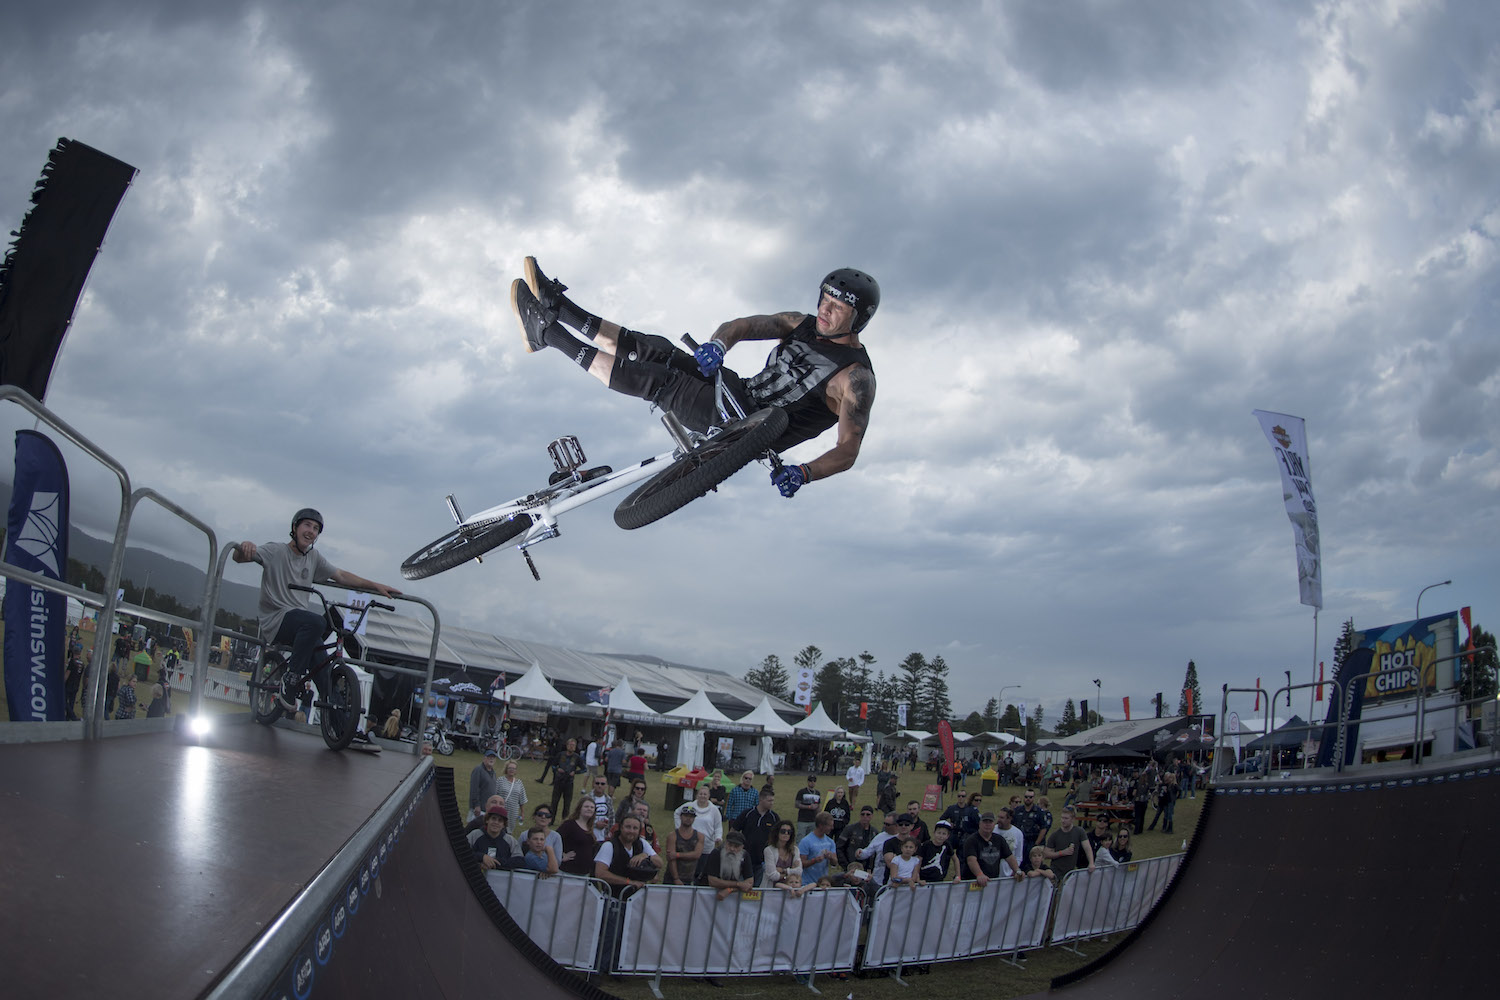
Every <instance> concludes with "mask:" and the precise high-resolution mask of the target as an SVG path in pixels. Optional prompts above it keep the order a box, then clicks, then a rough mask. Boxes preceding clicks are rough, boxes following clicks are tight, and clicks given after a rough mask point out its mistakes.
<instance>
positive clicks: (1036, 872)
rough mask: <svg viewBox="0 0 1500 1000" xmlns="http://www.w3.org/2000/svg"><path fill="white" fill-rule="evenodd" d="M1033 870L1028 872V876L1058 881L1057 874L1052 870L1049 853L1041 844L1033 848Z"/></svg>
mask: <svg viewBox="0 0 1500 1000" xmlns="http://www.w3.org/2000/svg"><path fill="white" fill-rule="evenodd" d="M1030 857H1031V871H1029V872H1027V873H1026V877H1027V878H1044V879H1047V880H1048V881H1052V882H1055V881H1057V876H1056V875H1055V874H1053V872H1052V864H1051V862H1049V861H1048V860H1047V854H1046V851H1045V849H1044V848H1042V847H1041V846H1040V845H1038V846H1036V847H1033V848H1032V849H1031V855H1030Z"/></svg>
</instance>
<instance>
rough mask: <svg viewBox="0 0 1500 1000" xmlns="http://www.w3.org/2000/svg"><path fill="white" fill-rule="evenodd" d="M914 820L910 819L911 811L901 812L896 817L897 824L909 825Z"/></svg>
mask: <svg viewBox="0 0 1500 1000" xmlns="http://www.w3.org/2000/svg"><path fill="white" fill-rule="evenodd" d="M915 822H916V820H914V819H912V815H911V813H902V814H901V815H900V816H897V817H896V825H897V826H911V825H912V824H913V823H915Z"/></svg>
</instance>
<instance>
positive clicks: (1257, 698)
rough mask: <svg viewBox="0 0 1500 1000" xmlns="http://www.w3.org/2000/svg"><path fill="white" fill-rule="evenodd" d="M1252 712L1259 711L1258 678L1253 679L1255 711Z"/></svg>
mask: <svg viewBox="0 0 1500 1000" xmlns="http://www.w3.org/2000/svg"><path fill="white" fill-rule="evenodd" d="M1254 711H1257V712H1259V711H1260V678H1259V677H1257V678H1255V709H1254Z"/></svg>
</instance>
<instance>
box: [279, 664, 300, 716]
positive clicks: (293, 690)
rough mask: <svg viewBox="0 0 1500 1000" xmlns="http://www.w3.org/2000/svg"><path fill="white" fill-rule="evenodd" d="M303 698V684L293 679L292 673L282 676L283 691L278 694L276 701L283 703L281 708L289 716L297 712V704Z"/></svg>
mask: <svg viewBox="0 0 1500 1000" xmlns="http://www.w3.org/2000/svg"><path fill="white" fill-rule="evenodd" d="M301 697H302V683H301V682H300V681H297V680H294V679H293V678H292V674H291V671H286V672H284V673H283V674H282V675H281V690H280V691H278V692H276V700H277V701H278V702H280V703H281V708H282V710H283V711H285V712H286V714H287V715H292V714H294V713H295V712H296V711H297V702H298V701H299V700H300V699H301Z"/></svg>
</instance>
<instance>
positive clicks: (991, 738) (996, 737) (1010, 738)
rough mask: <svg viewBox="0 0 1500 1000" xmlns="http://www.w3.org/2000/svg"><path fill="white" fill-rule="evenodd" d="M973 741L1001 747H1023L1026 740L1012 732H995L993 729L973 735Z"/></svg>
mask: <svg viewBox="0 0 1500 1000" xmlns="http://www.w3.org/2000/svg"><path fill="white" fill-rule="evenodd" d="M974 742H975V743H978V744H981V745H989V744H993V745H995V746H1002V747H1024V746H1025V745H1026V741H1025V740H1023V739H1021V738H1020V737H1019V736H1016V735H1014V734H1012V733H997V732H995V731H994V730H990V731H989V732H987V733H980V734H979V735H977V736H975V737H974Z"/></svg>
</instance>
